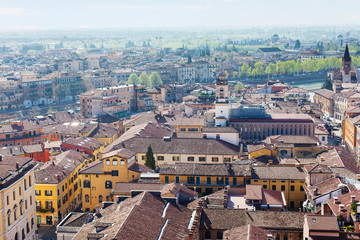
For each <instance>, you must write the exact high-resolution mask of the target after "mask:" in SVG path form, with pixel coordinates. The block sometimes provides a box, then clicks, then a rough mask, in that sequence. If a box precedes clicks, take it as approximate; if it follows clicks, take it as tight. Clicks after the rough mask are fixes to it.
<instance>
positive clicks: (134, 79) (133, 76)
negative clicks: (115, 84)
mask: <svg viewBox="0 0 360 240" xmlns="http://www.w3.org/2000/svg"><path fill="white" fill-rule="evenodd" d="M126 83H127V84H136V85H138V84H140V78H139V77H138V75H136V74H135V73H132V74H131V75H130V77H129V79H128V80H127V82H126Z"/></svg>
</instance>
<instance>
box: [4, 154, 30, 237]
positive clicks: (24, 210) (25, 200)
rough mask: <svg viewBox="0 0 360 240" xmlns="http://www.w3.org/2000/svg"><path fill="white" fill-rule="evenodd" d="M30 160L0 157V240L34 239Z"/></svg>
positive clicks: (26, 158)
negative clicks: (0, 215)
mask: <svg viewBox="0 0 360 240" xmlns="http://www.w3.org/2000/svg"><path fill="white" fill-rule="evenodd" d="M34 167H35V163H34V161H33V159H31V158H28V157H18V156H16V157H15V156H14V157H13V156H11V157H2V156H0V168H1V169H2V170H1V173H0V184H1V190H0V206H1V209H0V211H1V214H2V217H1V218H0V239H1V240H3V239H4V240H5V239H36V234H35V231H36V228H37V227H36V224H35V216H36V208H35V195H34V193H35V182H34Z"/></svg>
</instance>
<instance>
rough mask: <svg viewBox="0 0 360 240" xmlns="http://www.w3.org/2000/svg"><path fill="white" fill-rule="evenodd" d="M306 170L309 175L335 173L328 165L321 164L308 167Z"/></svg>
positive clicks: (305, 167)
mask: <svg viewBox="0 0 360 240" xmlns="http://www.w3.org/2000/svg"><path fill="white" fill-rule="evenodd" d="M304 169H305V170H306V171H307V172H308V173H329V174H331V173H333V171H332V170H331V168H330V167H329V166H328V165H325V164H319V163H316V164H311V165H306V166H304Z"/></svg>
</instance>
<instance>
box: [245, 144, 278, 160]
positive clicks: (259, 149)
mask: <svg viewBox="0 0 360 240" xmlns="http://www.w3.org/2000/svg"><path fill="white" fill-rule="evenodd" d="M247 147H248V153H249V159H254V158H258V157H261V156H276V155H277V151H276V150H275V149H274V148H273V147H272V146H271V145H270V144H266V143H260V144H256V145H255V144H254V145H248V146H247Z"/></svg>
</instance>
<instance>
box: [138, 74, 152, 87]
mask: <svg viewBox="0 0 360 240" xmlns="http://www.w3.org/2000/svg"><path fill="white" fill-rule="evenodd" d="M140 83H141V85H143V86H145V87H146V88H151V81H150V79H149V77H148V76H147V75H146V74H145V73H142V74H141V75H140Z"/></svg>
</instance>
